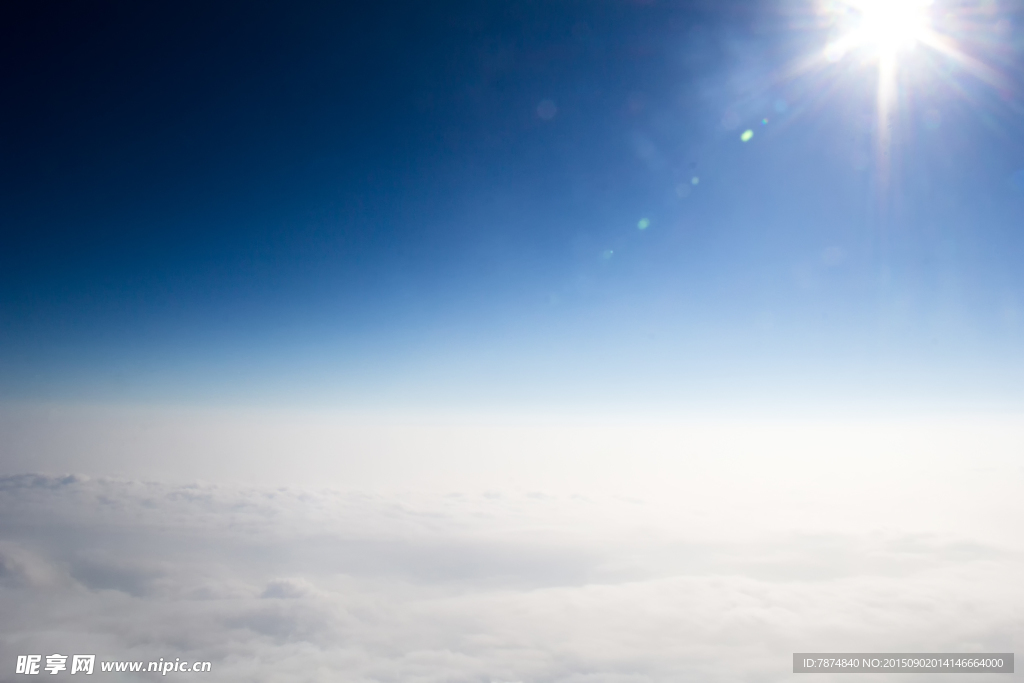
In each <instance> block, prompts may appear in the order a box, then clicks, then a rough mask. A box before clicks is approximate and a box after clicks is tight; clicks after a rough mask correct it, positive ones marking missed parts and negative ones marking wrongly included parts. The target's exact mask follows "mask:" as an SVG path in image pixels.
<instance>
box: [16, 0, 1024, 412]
mask: <svg viewBox="0 0 1024 683" xmlns="http://www.w3.org/2000/svg"><path fill="white" fill-rule="evenodd" d="M2 12H3V17H2V23H3V25H5V26H8V27H9V30H8V38H7V39H5V40H4V41H3V44H2V45H0V68H2V74H3V76H2V80H3V83H4V97H5V101H6V102H7V104H6V105H5V106H4V107H2V108H0V119H2V121H0V179H2V181H0V230H2V238H0V239H2V242H0V396H2V398H4V399H6V400H7V401H13V402H22V401H39V400H44V401H54V400H56V401H65V400H73V401H86V402H90V401H99V402H111V401H113V402H128V403H131V402H137V401H143V402H154V401H156V402H176V403H182V402H184V403H209V402H214V403H227V404H239V403H243V404H251V403H259V404H289V405H296V404H307V403H308V404H327V405H336V404H342V405H359V406H366V405H375V406H381V407H389V406H398V405H400V406H403V407H409V406H413V407H416V406H420V407H424V406H427V407H430V406H437V405H450V406H455V407H458V406H462V407H467V406H473V407H479V406H486V405H493V406H518V407H520V408H522V407H527V408H528V407H532V406H539V407H545V406H561V407H573V406H585V405H586V406H589V405H604V406H634V407H636V406H659V405H660V406H676V405H687V406H691V407H701V408H707V407H708V406H712V407H714V406H717V407H719V408H723V409H726V410H728V409H731V407H734V406H736V405H740V404H742V405H747V406H750V407H753V408H754V409H755V410H757V409H760V408H763V409H768V408H775V407H778V406H779V405H780V404H781V403H786V402H790V403H794V404H799V405H803V406H820V405H822V404H823V403H830V402H831V403H835V404H836V405H839V404H842V403H844V402H845V403H850V402H852V403H857V402H860V403H862V404H865V405H870V404H876V405H877V404H880V403H899V402H901V401H904V402H911V403H914V402H918V403H920V402H925V403H935V402H938V403H953V404H960V405H967V406H974V407H977V406H982V405H984V406H992V405H1000V406H1009V405H1019V402H1020V399H1021V398H1024V397H1022V395H1021V387H1024V269H1022V268H1021V267H1020V264H1021V263H1022V262H1024V232H1022V226H1024V117H1022V113H1024V109H1022V104H1021V103H1022V92H1024V91H1022V90H1021V88H1020V85H1021V83H1022V80H1021V74H1022V71H1021V68H1020V67H1021V64H1022V59H1024V41H1022V28H1024V27H1022V26H1021V21H1022V17H1021V15H1020V13H1019V5H1012V4H1011V3H1008V2H1003V3H988V4H986V5H982V4H972V3H969V2H952V3H951V2H943V1H942V0H937V4H936V5H935V6H934V7H933V16H934V21H935V22H936V24H937V25H938V24H941V26H940V28H942V29H943V30H945V31H946V32H947V33H949V34H950V35H952V36H953V37H954V38H955V39H956V40H957V41H958V44H959V45H960V46H961V47H962V48H963V50H964V51H965V52H967V53H969V54H971V55H973V56H974V57H975V58H977V59H979V60H981V61H983V62H985V63H986V64H989V65H990V66H991V67H992V69H993V70H994V71H995V72H998V73H999V74H1000V75H1001V78H1002V85H1001V86H999V87H995V86H993V85H992V84H989V83H985V82H983V81H982V80H980V79H978V78H976V77H975V76H973V75H972V74H971V73H970V72H969V70H968V69H965V68H964V66H963V64H962V63H957V62H956V61H955V60H952V59H950V58H948V57H943V56H941V55H939V54H937V53H935V52H933V51H930V50H928V49H926V48H923V47H919V48H917V49H915V50H913V51H911V52H908V53H906V54H904V55H902V56H901V60H900V96H899V101H898V105H897V109H896V114H895V124H894V127H893V130H894V133H893V147H892V163H891V168H890V170H889V174H888V175H889V178H888V181H885V182H883V179H882V173H881V172H880V167H879V160H878V157H877V154H876V148H877V144H876V142H877V116H876V113H875V108H876V78H877V74H876V70H875V69H874V68H873V66H872V65H870V64H862V63H859V62H858V61H857V59H854V58H850V59H846V60H844V61H841V62H838V63H834V64H833V63H828V62H826V61H825V60H819V61H820V62H821V63H820V65H817V66H815V67H814V68H812V69H809V70H806V71H804V72H802V73H799V74H793V73H791V70H790V67H791V65H792V64H793V63H795V62H797V61H799V60H800V59H803V58H805V57H807V56H808V55H816V54H820V53H821V52H822V50H823V49H824V46H825V44H826V43H827V41H828V40H829V38H830V36H832V35H833V34H834V32H835V25H834V22H833V23H830V22H831V21H832V19H834V17H830V15H828V14H824V13H822V11H821V6H819V5H817V4H814V3H810V2H807V3H801V2H796V1H793V2H735V3H734V2H662V1H652V2H611V1H608V2H502V3H485V2H439V3H404V4H389V3H369V4H367V3H360V4H352V3H329V2H321V3H315V2H310V3H303V4H302V5H301V6H295V5H294V4H292V3H279V2H268V3H248V2H247V3H215V4H211V3H206V2H162V3H146V4H144V5H138V4H135V3H116V2H109V3H102V4H94V3H89V4H82V3H22V4H19V5H14V4H12V5H8V6H6V7H5V9H3V10H2ZM1015 12H1016V13H1015ZM747 129H751V130H753V131H754V136H753V138H752V139H750V140H749V141H748V142H743V141H741V139H740V136H741V133H742V132H743V131H744V130H747ZM694 178H697V179H699V181H698V182H697V183H696V184H694ZM642 221H643V222H642ZM641 225H643V226H646V227H645V228H644V229H641V227H640V226H641Z"/></svg>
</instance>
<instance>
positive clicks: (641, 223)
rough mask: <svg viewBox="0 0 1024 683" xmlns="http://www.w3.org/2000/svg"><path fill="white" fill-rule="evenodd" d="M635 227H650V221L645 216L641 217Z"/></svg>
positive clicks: (642, 228)
mask: <svg viewBox="0 0 1024 683" xmlns="http://www.w3.org/2000/svg"><path fill="white" fill-rule="evenodd" d="M636 227H638V228H640V229H641V230H646V229H647V228H649V227H651V221H649V220H648V219H646V218H641V219H640V220H639V221H637V224H636Z"/></svg>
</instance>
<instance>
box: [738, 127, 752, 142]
mask: <svg viewBox="0 0 1024 683" xmlns="http://www.w3.org/2000/svg"><path fill="white" fill-rule="evenodd" d="M752 137H754V131H752V130H750V129H749V128H748V129H746V130H745V131H743V135H741V136H740V140H742V141H743V142H750V139H751V138H752Z"/></svg>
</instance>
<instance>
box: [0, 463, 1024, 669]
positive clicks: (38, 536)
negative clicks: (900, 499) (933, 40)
mask: <svg viewBox="0 0 1024 683" xmlns="http://www.w3.org/2000/svg"><path fill="white" fill-rule="evenodd" d="M660 514H661V513H660V512H659V511H658V509H656V508H654V507H652V506H649V505H647V506H645V505H643V504H640V503H638V502H636V501H632V500H624V499H617V498H614V497H606V498H600V497H594V496H591V497H589V498H584V497H581V496H575V497H574V496H570V495H558V494H552V493H548V494H547V495H544V496H538V495H529V494H519V493H510V492H504V491H495V490H489V491H480V492H479V493H472V492H463V493H461V494H458V495H447V496H445V495H417V494H414V493H410V494H406V495H394V496H385V495H370V494H363V493H345V492H332V491H312V490H303V489H291V488H269V487H264V488H234V487H225V486H174V485H167V484H160V483H153V482H140V481H132V480H117V479H90V478H86V477H44V476H36V475H27V476H15V477H6V478H0V532H2V538H3V539H4V541H3V544H2V545H0V614H3V615H4V617H3V619H2V620H0V662H2V663H0V666H3V667H5V669H6V670H7V672H8V673H10V672H12V671H13V666H14V658H15V656H16V655H17V654H25V653H40V654H44V653H45V654H49V653H52V652H62V653H63V652H69V653H72V652H73V653H95V654H97V655H98V656H99V659H101V660H105V659H133V660H134V659H138V660H147V661H148V660H151V659H158V658H160V657H163V658H164V659H165V660H166V659H174V658H175V657H181V658H182V659H188V660H192V661H194V660H209V661H211V662H213V667H214V677H215V679H216V680H218V681H243V680H245V681H248V680H253V679H258V680H262V681H271V682H278V681H282V682H283V681H338V680H345V681H403V682H404V681H424V682H427V681H430V682H433V681H559V682H566V683H584V682H586V683H592V682H597V681H600V682H602V683H603V682H620V681H622V682H625V681H630V682H634V681H668V680H694V679H700V680H707V681H716V680H717V681H725V680H736V679H744V680H752V681H760V680H778V679H780V678H782V677H784V676H788V675H789V674H788V673H787V672H788V671H789V667H790V657H791V653H792V652H794V651H835V650H876V651H894V650H896V651H913V650H917V651H954V650H967V649H987V650H989V651H994V650H998V651H1007V650H1013V649H1014V645H1015V643H1016V642H1017V639H1019V637H1020V634H1021V625H1022V618H1021V617H1020V614H1022V613H1024V611H1022V610H1021V607H1024V595H1022V588H1021V587H1020V586H1021V584H1020V581H1019V578H1018V577H1019V576H1020V575H1021V570H1022V566H1021V561H1020V554H1019V547H1014V546H1007V545H1005V544H1003V545H1000V544H994V543H988V542H981V541H978V540H976V539H973V538H969V537H962V536H961V537H958V536H954V535H942V534H935V533H904V532H897V531H891V532H888V533H881V532H877V531H876V532H868V531H865V532H864V533H850V532H849V531H843V532H835V533H821V532H818V533H813V534H812V533H806V532H801V531H799V530H790V531H785V530H778V531H776V532H773V533H772V534H769V535H764V536H762V537H760V538H757V537H755V538H751V537H747V536H744V535H743V534H741V533H732V532H729V533H723V535H722V537H721V538H720V539H719V540H718V541H714V540H711V541H709V540H708V538H707V536H706V535H703V536H699V537H694V536H692V535H691V534H690V532H689V531H688V530H689V529H690V528H691V527H690V526H689V525H685V524H683V525H679V527H678V529H676V530H674V529H675V524H674V523H672V520H668V523H666V520H663V519H662V520H660V521H659V516H660ZM722 528H723V529H726V530H728V527H722ZM126 680H129V679H127V678H126ZM879 683H881V681H880V682H879Z"/></svg>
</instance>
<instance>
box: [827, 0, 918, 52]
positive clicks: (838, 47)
mask: <svg viewBox="0 0 1024 683" xmlns="http://www.w3.org/2000/svg"><path fill="white" fill-rule="evenodd" d="M844 5H845V7H846V8H847V10H848V11H847V12H845V13H844V14H845V15H846V21H844V22H843V23H844V24H845V30H844V32H843V34H842V35H841V36H840V37H839V39H838V40H835V41H833V42H832V43H829V45H828V46H827V47H826V50H825V52H826V56H827V57H828V58H829V60H830V61H837V60H839V59H842V57H843V56H844V55H845V54H846V53H848V52H852V51H861V50H866V51H868V52H870V53H873V54H874V55H875V56H876V57H878V58H879V59H882V60H892V59H894V58H895V56H896V54H897V53H898V52H900V51H901V50H903V49H907V48H911V47H913V46H915V45H916V44H917V43H919V42H926V41H927V37H928V35H929V33H930V32H929V27H928V8H929V6H930V5H931V0H850V1H849V2H846V3H844Z"/></svg>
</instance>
